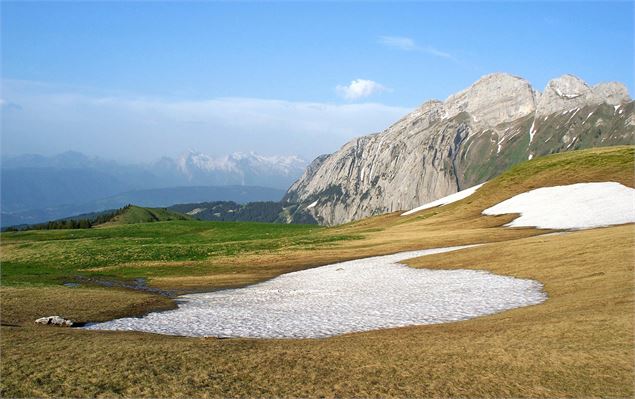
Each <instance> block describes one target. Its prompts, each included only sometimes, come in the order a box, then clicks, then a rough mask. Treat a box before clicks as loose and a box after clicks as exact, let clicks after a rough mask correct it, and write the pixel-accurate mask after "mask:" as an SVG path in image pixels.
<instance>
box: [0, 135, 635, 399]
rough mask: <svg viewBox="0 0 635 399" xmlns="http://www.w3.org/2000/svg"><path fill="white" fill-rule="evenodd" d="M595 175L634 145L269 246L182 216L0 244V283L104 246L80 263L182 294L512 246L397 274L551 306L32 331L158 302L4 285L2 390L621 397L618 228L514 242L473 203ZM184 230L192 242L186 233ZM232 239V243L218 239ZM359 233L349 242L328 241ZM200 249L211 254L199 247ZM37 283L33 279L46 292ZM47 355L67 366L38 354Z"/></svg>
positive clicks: (162, 303)
mask: <svg viewBox="0 0 635 399" xmlns="http://www.w3.org/2000/svg"><path fill="white" fill-rule="evenodd" d="M605 180H613V181H619V182H622V183H623V184H627V185H629V186H631V187H632V186H633V148H626V147H624V148H618V149H597V150H590V151H582V152H577V153H567V154H559V155H556V156H553V157H547V158H541V159H536V160H534V161H532V162H530V163H526V164H521V165H518V166H517V167H515V168H514V169H512V170H510V171H509V172H508V173H506V174H505V175H503V176H501V177H500V178H497V179H495V180H494V181H492V182H491V183H490V184H488V185H486V186H484V188H483V189H481V190H479V191H478V192H477V193H476V194H475V195H474V196H472V197H470V198H468V199H466V200H465V201H462V202H461V203H456V204H452V205H449V206H446V207H443V208H438V209H432V210H428V211H423V212H420V213H418V214H415V215H413V216H409V217H400V216H398V215H397V214H390V215H384V216H379V217H375V218H370V219H366V220H364V221H361V222H358V223H353V224H349V225H345V226H340V227H337V228H333V229H320V228H317V227H313V228H310V227H307V226H297V227H295V228H297V229H298V230H297V231H295V235H293V234H290V231H288V230H286V228H287V226H281V227H280V230H279V231H277V232H275V233H277V235H275V236H274V237H272V238H268V237H267V234H268V233H269V234H273V233H274V231H270V230H268V229H269V228H273V227H271V226H270V225H257V226H254V227H253V230H252V231H251V232H249V233H246V232H245V234H243V231H242V227H241V226H242V225H241V226H239V227H236V225H233V224H232V225H230V226H234V227H231V228H230V227H227V229H229V230H226V231H220V230H214V228H217V226H221V225H224V224H222V223H218V224H208V225H206V224H204V223H203V224H199V223H198V222H197V223H195V224H194V223H188V222H170V223H165V224H163V223H155V224H151V225H130V226H117V227H111V228H104V229H98V230H96V231H92V232H91V231H88V232H87V233H83V234H96V235H95V236H82V235H81V234H80V233H77V232H60V233H58V232H50V233H55V234H61V235H60V236H37V235H28V234H27V235H20V233H18V234H12V235H6V234H3V235H2V241H3V242H2V255H1V256H2V261H3V271H2V272H3V279H4V280H3V284H4V283H5V281H7V280H6V279H7V275H6V274H5V265H6V264H13V266H14V267H13V269H12V273H9V274H8V276H10V277H11V279H12V280H11V279H10V280H9V281H12V282H13V283H14V284H17V283H22V284H24V283H28V282H29V281H31V282H42V281H41V280H38V277H37V274H31V275H30V274H28V272H26V273H25V269H26V270H28V265H29V264H31V263H37V264H48V265H49V266H48V267H51V268H52V269H53V270H58V269H56V267H54V266H53V265H55V264H57V263H58V262H59V261H60V260H61V261H64V260H65V259H66V260H67V261H68V262H69V263H66V264H65V265H66V266H64V267H68V269H63V268H62V269H63V270H62V272H60V273H68V272H69V271H75V270H77V268H82V269H85V268H86V266H85V265H84V262H89V261H90V260H88V259H87V258H88V257H87V256H84V257H83V258H81V259H79V260H77V263H72V262H70V261H69V260H68V259H67V258H65V257H64V256H65V255H64V254H65V253H66V251H67V250H74V251H76V253H78V254H80V255H81V254H82V252H81V251H80V250H81V249H83V250H84V251H87V253H91V254H92V253H93V251H98V252H99V251H102V250H100V248H102V247H104V249H103V253H104V254H106V253H113V252H114V254H113V255H112V256H113V258H112V259H110V260H108V261H103V263H102V264H101V266H100V265H95V264H91V265H90V266H89V267H88V268H90V269H92V270H95V271H93V273H109V274H112V275H115V276H127V275H135V273H139V274H140V275H146V276H147V275H150V276H152V275H153V274H152V273H153V271H154V270H156V271H157V272H156V274H155V275H154V276H155V277H154V278H152V279H151V283H153V284H154V285H157V286H163V287H171V288H174V287H176V288H182V289H199V288H214V287H223V286H227V285H232V284H236V283H247V282H252V281H259V280H261V279H263V278H267V276H272V275H275V274H279V273H281V272H284V271H287V270H294V269H297V268H301V267H308V266H311V265H315V264H321V263H324V262H329V261H333V260H338V259H345V258H353V257H360V256H366V255H371V254H378V253H388V252H394V251H396V250H402V249H413V248H424V247H433V246H442V245H453V244H458V243H466V242H495V241H503V240H510V239H515V240H514V241H506V242H504V243H500V244H490V245H487V246H485V247H482V248H476V249H470V250H466V251H462V252H459V253H454V254H447V255H443V256H441V255H440V256H435V257H434V258H424V259H421V260H413V261H411V264H412V265H414V266H425V267H435V266H441V267H444V268H452V267H474V268H479V269H481V268H482V269H487V270H492V271H495V272H497V273H501V274H508V275H517V276H523V277H531V278H535V279H538V280H539V281H541V282H543V283H544V284H545V289H546V290H547V292H548V294H549V296H550V299H549V301H547V302H546V303H545V304H542V305H538V306H532V307H528V308H522V309H517V310H513V311H509V312H504V313H501V314H498V315H493V316H488V317H483V318H478V319H474V320H470V321H466V322H460V323H451V324H443V325H437V326H420V327H411V328H402V329H395V330H387V331H375V332H369V333H363V334H352V335H348V336H342V337H336V338H331V339H326V340H299V341H293V340H282V341H267V340H262V341H257V340H256V341H254V340H240V339H235V340H234V339H232V340H216V339H190V338H177V337H165V336H157V335H150V334H140V333H120V332H88V331H78V330H73V329H70V330H69V329H56V328H43V327H40V328H38V327H36V326H33V325H32V324H31V320H33V319H34V318H35V317H36V316H41V315H43V313H60V314H61V315H64V316H67V317H72V318H74V319H76V320H80V321H86V320H104V319H108V318H109V317H116V316H121V315H122V314H126V313H127V314H139V313H142V312H143V310H145V309H149V308H165V307H169V306H170V305H171V304H170V303H169V301H167V300H165V299H159V298H156V297H155V296H151V295H148V294H141V293H130V292H129V291H120V290H104V289H95V288H82V289H70V288H65V287H59V286H57V287H54V286H44V287H37V288H32V287H28V286H27V287H3V288H2V290H0V294H1V295H2V307H3V308H2V322H3V327H2V337H1V343H2V366H3V370H2V373H3V378H2V382H1V383H0V387H1V389H2V391H1V393H2V396H25V395H26V396H47V395H53V396H93V395H110V396H112V395H127V396H182V395H187V396H239V395H240V396H262V395H265V396H279V395H283V396H316V395H324V396H333V395H335V396H369V395H371V396H389V395H399V396H549V397H553V396H578V397H579V396H632V395H633V394H634V392H633V358H634V354H633V348H632V342H633V338H634V337H633V281H632V273H633V233H634V231H633V227H632V226H623V227H613V228H607V229H598V230H592V231H584V232H577V233H572V234H569V235H565V236H548V237H530V236H532V235H535V234H536V231H535V230H533V229H505V228H500V227H498V226H500V225H501V224H503V223H506V222H507V221H509V220H510V219H512V217H511V216H499V217H483V216H481V215H480V211H481V210H482V209H484V208H485V207H487V206H490V205H493V204H494V203H496V202H499V201H501V200H503V199H505V198H508V197H510V196H512V195H515V194H516V193H518V192H522V191H526V190H527V189H531V188H535V187H539V186H542V185H554V184H567V183H575V182H581V181H605ZM192 225H197V226H202V227H201V230H198V231H191V230H187V229H190V228H191V226H192ZM246 225H254V224H245V226H246ZM150 227H152V228H150ZM207 228H210V230H211V232H210V233H207V230H206V229H207ZM232 228H233V229H235V230H233V231H232V230H231V229H232ZM119 229H121V230H119ZM146 229H150V230H146ZM154 229H156V230H154ZM183 229H185V231H184V230H183ZM303 229H307V230H303ZM311 229H313V230H311ZM36 233H37V232H36ZM63 234H79V235H75V236H65V235H63ZM109 234H110V236H109ZM232 234H234V236H233V239H229V238H226V237H232ZM359 235H362V236H363V237H364V238H363V239H358V240H342V239H341V238H342V237H344V238H351V237H355V236H359ZM214 238H216V240H217V241H216V242H212V243H208V242H207V241H208V240H212V241H213V239H214ZM241 238H242V241H241ZM294 240H296V241H294ZM312 240H315V241H312ZM261 244H262V245H261ZM59 245H62V246H65V245H70V247H68V248H66V249H62V248H61V247H59ZM108 245H110V247H108ZM208 245H212V246H214V248H216V249H218V252H213V253H211V254H205V253H204V251H200V252H197V251H199V250H200V249H201V248H207V246H208ZM233 245H235V247H232V246H233ZM270 246H273V248H270ZM73 248H74V249H73ZM174 248H179V249H180V251H179V250H175V252H174V253H175V254H176V255H169V256H168V258H165V259H162V258H158V259H157V256H158V255H156V256H155V255H153V254H154V253H155V252H156V253H160V254H162V255H165V254H166V253H167V254H171V253H172V250H173V249H174ZM185 248H187V250H185ZM225 248H235V249H236V250H237V251H238V252H232V251H231V250H230V251H226V250H225ZM181 251H182V252H181ZM191 253H195V254H196V253H198V254H199V255H200V256H199V257H196V256H193V255H191ZM130 254H134V255H135V256H131V255H130ZM236 254H240V256H235V255H236ZM38 256H39V257H38ZM104 256H105V255H104ZM95 257H97V258H99V256H95ZM8 259H9V262H7V260H8ZM11 262H13V263H11ZM121 262H123V264H121ZM217 268H218V269H217ZM10 271H11V270H10ZM192 273H194V274H195V275H194V276H192V275H191V274H192ZM25 276H28V277H25ZM34 276H35V277H34ZM44 276H45V277H43V282H46V283H50V282H51V280H50V279H49V278H48V277H46V274H45V275H44ZM87 304H90V305H87ZM10 325H14V326H13V327H12V326H10ZM58 351H61V352H62V353H65V356H51V355H50V354H51V353H56V352H58ZM69 359H72V360H71V361H69ZM112 370H117V372H112Z"/></svg>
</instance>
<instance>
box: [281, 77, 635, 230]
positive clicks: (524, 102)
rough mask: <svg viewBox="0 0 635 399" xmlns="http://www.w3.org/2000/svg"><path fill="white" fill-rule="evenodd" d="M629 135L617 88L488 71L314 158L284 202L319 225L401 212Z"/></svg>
mask: <svg viewBox="0 0 635 399" xmlns="http://www.w3.org/2000/svg"><path fill="white" fill-rule="evenodd" d="M634 132H635V121H634V118H633V101H632V100H631V99H630V97H629V95H628V92H627V90H626V88H625V86H624V85H622V84H621V83H616V82H610V83H601V84H598V85H595V86H589V85H588V84H586V83H585V82H584V81H582V80H581V79H579V78H577V77H575V76H573V75H563V76H561V77H559V78H555V79H552V80H551V81H549V83H548V84H547V86H546V88H545V90H544V91H543V92H540V91H537V90H535V89H534V88H533V87H532V86H531V84H529V82H528V81H527V80H525V79H523V78H519V77H516V76H513V75H510V74H505V73H495V74H489V75H485V76H484V77H482V78H481V79H479V80H478V81H477V82H475V83H474V84H472V85H471V86H470V87H468V88H466V89H465V90H462V91H460V92H458V93H456V94H454V95H451V96H449V97H448V98H447V99H446V100H445V101H439V100H429V101H426V102H424V103H423V104H422V105H421V106H420V107H418V108H417V109H415V110H414V111H412V112H411V113H409V114H407V115H405V116H404V117H403V118H401V119H400V120H399V121H397V122H396V123H394V124H393V125H391V126H390V127H388V128H387V129H385V130H384V131H383V132H381V133H376V134H373V135H368V136H362V137H357V138H355V139H353V140H351V141H349V142H348V143H346V144H344V145H343V146H342V147H341V148H340V150H338V151H336V152H335V153H333V154H330V155H328V156H323V157H321V158H318V159H316V160H315V161H314V162H313V163H312V164H311V167H310V168H308V169H307V171H305V173H304V174H303V175H302V177H301V178H300V179H299V180H298V181H296V182H295V183H294V184H293V185H292V186H291V187H290V188H289V190H288V191H287V194H286V195H285V198H284V201H285V202H286V203H298V204H300V205H299V206H298V209H300V210H302V212H305V213H309V214H311V216H313V217H314V218H315V219H317V220H318V221H319V222H320V223H321V224H326V225H334V224H340V223H345V222H349V221H353V220H357V219H360V218H363V217H366V216H371V215H376V214H380V213H385V212H391V211H396V210H403V209H411V208H413V207H415V206H418V205H420V204H422V203H426V202H430V201H433V200H436V199H438V198H441V197H444V196H446V195H448V194H452V193H454V192H457V191H460V189H461V188H467V187H470V186H472V185H476V184H479V183H482V182H484V181H485V180H487V179H489V178H491V177H494V176H496V175H497V174H499V173H501V172H502V171H503V170H505V169H507V168H509V167H510V166H512V165H514V164H516V163H518V162H520V161H522V160H527V159H531V158H533V157H536V156H540V155H547V154H550V153H554V152H561V151H568V150H572V149H581V148H589V147H598V146H607V145H620V144H632V143H633V137H634ZM316 201H317V203H316V204H315V205H314V206H312V207H310V208H308V206H309V204H313V203H314V202H316Z"/></svg>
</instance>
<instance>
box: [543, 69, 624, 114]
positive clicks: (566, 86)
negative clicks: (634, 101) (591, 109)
mask: <svg viewBox="0 0 635 399" xmlns="http://www.w3.org/2000/svg"><path fill="white" fill-rule="evenodd" d="M629 100H630V98H629V96H628V90H627V89H626V86H624V85H623V84H621V83H617V82H609V83H600V84H598V85H595V86H593V87H591V86H589V85H588V84H587V83H586V82H585V81H584V80H582V79H580V78H578V77H577V76H574V75H563V76H560V77H559V78H555V79H552V80H550V81H549V82H548V83H547V87H545V91H544V92H543V94H542V97H541V99H540V102H539V103H538V107H537V110H536V115H537V116H545V115H549V114H553V113H557V112H566V111H570V110H572V109H576V108H582V107H585V106H589V105H599V104H602V103H607V104H609V105H619V104H623V103H626V102H628V101H629Z"/></svg>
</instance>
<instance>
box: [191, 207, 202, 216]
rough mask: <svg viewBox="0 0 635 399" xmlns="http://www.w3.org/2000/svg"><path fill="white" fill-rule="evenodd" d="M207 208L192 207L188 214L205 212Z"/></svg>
mask: <svg viewBox="0 0 635 399" xmlns="http://www.w3.org/2000/svg"><path fill="white" fill-rule="evenodd" d="M205 209H207V208H195V209H192V210H191V211H189V212H187V214H188V215H190V216H193V215H197V214H199V213H201V212H203V211H204V210H205Z"/></svg>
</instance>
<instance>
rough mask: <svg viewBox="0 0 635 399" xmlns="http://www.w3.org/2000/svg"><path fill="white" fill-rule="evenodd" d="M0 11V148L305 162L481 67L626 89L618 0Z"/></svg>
mask: <svg viewBox="0 0 635 399" xmlns="http://www.w3.org/2000/svg"><path fill="white" fill-rule="evenodd" d="M2 8H3V9H2V28H1V29H2V94H1V96H0V106H1V110H2V150H1V154H2V156H3V157H8V156H17V155H20V154H25V153H34V154H42V155H45V156H50V155H54V154H58V153H62V152H65V151H69V150H73V151H78V152H81V153H84V154H87V155H89V156H99V157H101V158H104V159H113V160H116V161H119V162H126V163H147V162H151V161H154V160H156V159H159V158H160V157H162V156H168V157H172V158H174V157H176V156H178V155H179V154H180V153H182V152H184V151H187V150H188V149H193V150H196V151H200V152H202V153H205V154H209V155H211V156H214V157H219V156H223V155H227V154H230V153H233V152H252V151H253V152H256V153H258V154H262V155H267V156H271V155H297V156H299V157H301V158H303V159H305V160H307V161H311V160H312V159H314V158H315V157H316V156H317V155H320V154H323V153H331V152H333V151H335V150H337V149H338V148H340V147H341V146H342V145H343V144H344V143H345V142H347V141H348V140H350V139H351V138H353V137H357V136H362V135H366V134H369V133H374V132H379V131H381V130H383V129H384V128H386V127H388V126H389V125H390V124H392V123H393V122H395V121H397V120H398V119H399V118H401V117H402V116H403V115H405V114H406V113H408V112H409V111H410V110H412V109H413V108H414V107H416V106H418V105H419V104H421V103H423V102H424V101H426V100H429V99H441V100H443V99H445V98H446V97H447V96H448V95H450V94H452V93H455V92H457V91H459V90H462V89H464V88H466V87H467V86H469V85H470V84H471V83H473V82H474V81H476V80H477V79H478V78H479V77H481V76H483V75H486V74H489V73H493V72H507V73H511V74H514V75H517V76H521V77H523V78H525V79H527V80H529V81H530V82H531V83H532V85H533V86H534V87H535V88H536V89H537V90H542V89H543V88H544V86H545V85H546V83H547V82H548V80H550V79H552V78H556V77H558V76H561V75H563V74H566V73H571V74H574V75H577V76H579V77H581V78H582V79H584V80H585V81H587V82H588V83H589V84H597V83H599V82H603V81H620V82H622V83H624V84H625V85H626V86H627V87H628V89H629V92H630V93H631V95H632V93H633V92H634V87H635V86H634V79H633V59H632V57H631V56H630V55H631V54H632V52H633V51H632V50H633V36H632V34H633V19H632V15H633V3H632V2H613V3H610V4H607V3H592V2H584V3H569V2H567V3H453V4H447V3H402V4H399V5H398V6H395V5H394V4H388V3H372V4H357V3H334V4H333V3H331V4H316V3H264V4H258V3H134V2H132V3H128V2H126V3H54V2H47V3H17V2H8V3H7V2H5V3H3V4H2ZM465 32H470V34H469V35H466V34H465Z"/></svg>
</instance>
